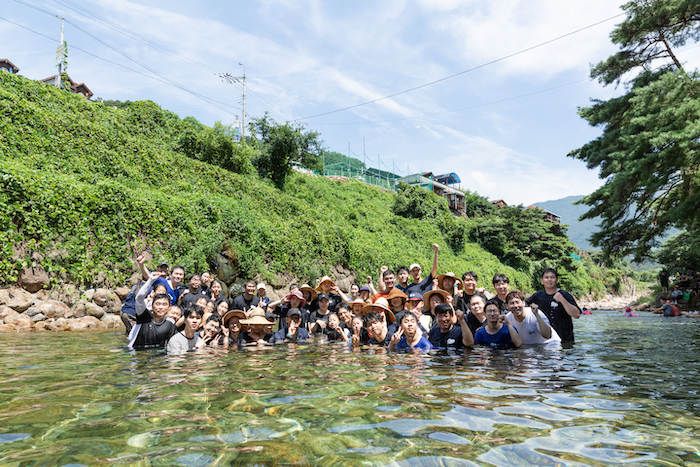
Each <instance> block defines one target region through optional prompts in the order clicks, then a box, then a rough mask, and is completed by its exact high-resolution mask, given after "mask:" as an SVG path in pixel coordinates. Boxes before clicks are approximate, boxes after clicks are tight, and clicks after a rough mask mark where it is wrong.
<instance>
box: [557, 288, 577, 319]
mask: <svg viewBox="0 0 700 467" xmlns="http://www.w3.org/2000/svg"><path fill="white" fill-rule="evenodd" d="M553 298H554V300H556V301H558V302H559V303H561V304H562V306H563V307H564V310H565V311H566V313H567V314H568V315H569V316H571V317H572V318H576V319H578V317H579V316H581V310H579V309H578V307H577V306H576V305H572V304H571V303H569V301H568V300H567V299H566V298H564V295H562V293H561V290H557V293H555V294H554V297H553Z"/></svg>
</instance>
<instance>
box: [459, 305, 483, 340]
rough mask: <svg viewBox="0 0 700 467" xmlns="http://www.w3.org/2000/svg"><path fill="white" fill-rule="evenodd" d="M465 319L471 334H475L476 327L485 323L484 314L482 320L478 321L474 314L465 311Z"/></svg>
mask: <svg viewBox="0 0 700 467" xmlns="http://www.w3.org/2000/svg"><path fill="white" fill-rule="evenodd" d="M466 321H467V326H468V327H469V330H470V331H471V332H472V335H473V334H476V330H477V329H479V328H480V327H482V326H483V325H485V324H486V317H485V316H484V320H483V321H479V320H478V319H477V317H476V316H474V314H473V313H472V312H471V311H470V312H469V313H467V320H466ZM460 331H461V328H460Z"/></svg>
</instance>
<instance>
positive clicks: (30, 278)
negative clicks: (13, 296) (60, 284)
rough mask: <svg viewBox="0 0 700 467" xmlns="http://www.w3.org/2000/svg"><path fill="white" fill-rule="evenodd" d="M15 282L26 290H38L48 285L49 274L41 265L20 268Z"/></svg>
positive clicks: (32, 291)
mask: <svg viewBox="0 0 700 467" xmlns="http://www.w3.org/2000/svg"><path fill="white" fill-rule="evenodd" d="M17 283H18V284H19V286H20V287H22V288H23V289H24V290H26V291H27V292H31V293H34V292H38V291H39V290H41V289H43V288H44V287H46V286H47V285H49V274H48V273H47V272H46V270H45V269H44V268H43V267H41V265H37V266H36V267H31V266H30V267H26V268H22V270H21V271H20V272H19V276H18V277H17Z"/></svg>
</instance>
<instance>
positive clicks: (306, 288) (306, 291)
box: [299, 284, 318, 311]
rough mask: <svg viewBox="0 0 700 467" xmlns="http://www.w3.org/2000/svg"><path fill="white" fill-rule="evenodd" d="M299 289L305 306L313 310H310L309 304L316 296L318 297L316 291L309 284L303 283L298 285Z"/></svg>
mask: <svg viewBox="0 0 700 467" xmlns="http://www.w3.org/2000/svg"><path fill="white" fill-rule="evenodd" d="M299 291H300V292H301V293H302V295H303V296H304V300H306V308H307V309H308V310H309V311H313V310H311V304H312V303H313V302H314V301H315V300H316V297H318V292H316V290H315V289H314V288H313V287H311V286H310V285H309V284H304V285H302V286H301V287H299Z"/></svg>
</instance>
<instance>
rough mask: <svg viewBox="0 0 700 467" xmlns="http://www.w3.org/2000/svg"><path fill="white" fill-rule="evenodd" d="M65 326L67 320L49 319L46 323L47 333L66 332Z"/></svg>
mask: <svg viewBox="0 0 700 467" xmlns="http://www.w3.org/2000/svg"><path fill="white" fill-rule="evenodd" d="M67 325H68V320H67V319H65V318H58V319H49V320H47V322H46V328H47V329H48V330H49V331H53V332H61V331H66V330H67V329H66V327H67Z"/></svg>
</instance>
